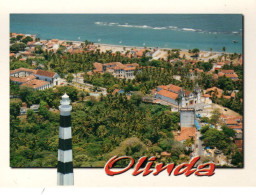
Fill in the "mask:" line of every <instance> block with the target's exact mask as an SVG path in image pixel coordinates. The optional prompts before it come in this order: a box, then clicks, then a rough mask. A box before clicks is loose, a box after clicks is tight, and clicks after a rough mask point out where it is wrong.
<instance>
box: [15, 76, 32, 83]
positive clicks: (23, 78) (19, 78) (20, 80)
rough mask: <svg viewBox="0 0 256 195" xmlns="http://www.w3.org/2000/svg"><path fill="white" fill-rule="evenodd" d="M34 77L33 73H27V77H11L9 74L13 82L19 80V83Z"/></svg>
mask: <svg viewBox="0 0 256 195" xmlns="http://www.w3.org/2000/svg"><path fill="white" fill-rule="evenodd" d="M35 78H36V77H35V76H34V75H29V76H27V77H12V76H10V80H11V81H13V82H19V83H25V82H28V81H30V80H33V79H35Z"/></svg>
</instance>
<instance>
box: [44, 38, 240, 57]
mask: <svg viewBox="0 0 256 195" xmlns="http://www.w3.org/2000/svg"><path fill="white" fill-rule="evenodd" d="M47 40H51V39H47ZM47 40H45V39H42V40H40V41H47ZM58 40H59V41H63V42H72V43H84V41H77V40H60V39H58ZM93 44H94V45H95V46H98V45H99V46H101V47H108V48H112V49H116V51H117V50H118V51H123V48H126V50H127V49H128V50H131V49H144V48H151V49H156V50H157V49H158V50H161V51H164V50H167V51H168V50H172V49H179V50H180V51H181V52H186V53H188V51H189V49H180V48H165V47H153V46H152V47H150V46H145V47H144V46H132V45H116V44H108V43H97V42H93ZM112 49H108V50H112ZM192 49H194V48H192ZM192 49H191V50H192ZM198 49H199V51H200V53H204V54H206V53H211V54H213V55H217V54H218V55H220V54H223V53H225V54H234V53H237V52H221V51H214V50H212V51H208V50H200V48H198ZM113 52H114V51H113ZM237 54H242V53H237Z"/></svg>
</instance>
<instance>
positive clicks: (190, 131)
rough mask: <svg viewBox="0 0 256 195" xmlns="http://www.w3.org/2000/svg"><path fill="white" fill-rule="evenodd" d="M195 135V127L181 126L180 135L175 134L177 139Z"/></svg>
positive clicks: (180, 139)
mask: <svg viewBox="0 0 256 195" xmlns="http://www.w3.org/2000/svg"><path fill="white" fill-rule="evenodd" d="M195 136H196V128H195V127H181V130H180V135H178V136H176V138H175V139H176V140H177V141H182V140H187V139H189V138H191V137H195Z"/></svg>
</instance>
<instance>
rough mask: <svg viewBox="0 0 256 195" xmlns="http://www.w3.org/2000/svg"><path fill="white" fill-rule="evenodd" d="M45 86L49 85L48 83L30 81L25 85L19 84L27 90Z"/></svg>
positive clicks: (35, 80) (36, 80)
mask: <svg viewBox="0 0 256 195" xmlns="http://www.w3.org/2000/svg"><path fill="white" fill-rule="evenodd" d="M47 84H49V82H47V81H41V80H38V79H34V80H31V81H28V82H26V83H23V84H21V86H23V87H29V88H32V89H37V88H39V87H41V86H44V85H47Z"/></svg>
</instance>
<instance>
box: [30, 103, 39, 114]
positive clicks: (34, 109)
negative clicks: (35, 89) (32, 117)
mask: <svg viewBox="0 0 256 195" xmlns="http://www.w3.org/2000/svg"><path fill="white" fill-rule="evenodd" d="M39 107H40V105H39V104H33V105H31V106H30V109H31V110H33V111H34V112H38V111H39Z"/></svg>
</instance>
